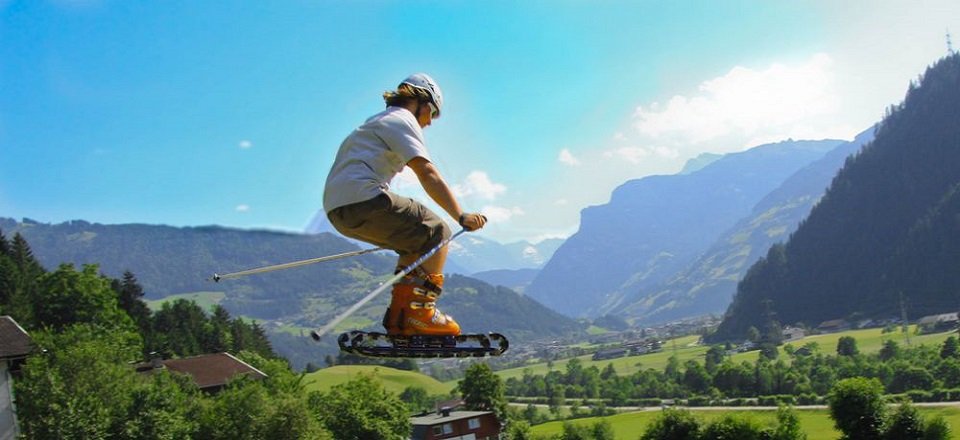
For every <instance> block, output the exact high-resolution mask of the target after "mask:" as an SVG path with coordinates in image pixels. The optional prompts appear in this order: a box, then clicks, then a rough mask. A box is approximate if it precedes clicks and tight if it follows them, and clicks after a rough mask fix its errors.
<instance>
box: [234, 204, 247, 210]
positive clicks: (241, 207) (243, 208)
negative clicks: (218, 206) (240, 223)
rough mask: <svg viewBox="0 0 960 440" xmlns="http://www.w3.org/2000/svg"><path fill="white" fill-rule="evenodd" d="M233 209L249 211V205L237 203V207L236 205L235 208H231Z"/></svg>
mask: <svg viewBox="0 0 960 440" xmlns="http://www.w3.org/2000/svg"><path fill="white" fill-rule="evenodd" d="M233 209H234V211H237V212H249V211H250V205H244V204H240V205H237V207H236V208H233Z"/></svg>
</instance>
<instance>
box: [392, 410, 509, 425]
mask: <svg viewBox="0 0 960 440" xmlns="http://www.w3.org/2000/svg"><path fill="white" fill-rule="evenodd" d="M487 414H493V412H492V411H450V415H449V416H444V415H443V414H437V413H433V414H427V415H425V416H420V417H412V418H411V419H410V424H412V425H413V426H434V425H439V424H441V423H449V422H453V421H456V420H463V419H470V418H474V417H480V416H484V415H487Z"/></svg>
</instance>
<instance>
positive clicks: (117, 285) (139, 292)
mask: <svg viewBox="0 0 960 440" xmlns="http://www.w3.org/2000/svg"><path fill="white" fill-rule="evenodd" d="M111 286H112V287H113V290H114V291H115V292H117V300H118V302H119V306H120V308H121V309H123V310H124V311H126V312H127V314H128V315H130V317H131V318H133V322H135V323H136V324H137V327H138V328H139V329H140V334H142V335H147V334H148V333H149V332H150V315H151V312H150V308H149V307H147V304H146V303H145V302H143V296H144V293H143V287H141V286H140V283H139V282H138V281H137V277H136V276H134V275H133V273H132V272H130V271H126V272H124V273H123V279H122V280H113V282H112V283H111Z"/></svg>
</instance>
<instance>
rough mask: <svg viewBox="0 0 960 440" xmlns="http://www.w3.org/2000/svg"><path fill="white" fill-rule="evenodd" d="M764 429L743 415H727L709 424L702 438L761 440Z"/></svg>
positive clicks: (703, 439) (715, 439)
mask: <svg viewBox="0 0 960 440" xmlns="http://www.w3.org/2000/svg"><path fill="white" fill-rule="evenodd" d="M762 438H763V429H762V428H761V427H760V426H759V425H758V424H757V423H756V422H754V421H753V419H749V418H746V417H742V416H735V415H727V416H724V417H722V418H721V419H720V420H716V421H714V422H711V423H710V424H708V425H707V427H706V428H705V429H704V430H703V433H702V434H701V435H700V439H701V440H726V439H737V440H760V439H762Z"/></svg>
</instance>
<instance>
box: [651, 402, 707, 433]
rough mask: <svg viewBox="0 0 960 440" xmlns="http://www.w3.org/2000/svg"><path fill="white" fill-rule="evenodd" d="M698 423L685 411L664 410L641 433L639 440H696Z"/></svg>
mask: <svg viewBox="0 0 960 440" xmlns="http://www.w3.org/2000/svg"><path fill="white" fill-rule="evenodd" d="M698 439H700V422H698V421H697V419H696V418H694V417H693V414H691V413H690V411H687V410H677V409H669V408H667V409H665V410H663V413H661V414H660V416H659V417H657V418H656V419H655V420H654V421H653V423H651V424H650V425H648V426H647V429H646V430H645V431H643V435H642V436H641V437H640V440H698Z"/></svg>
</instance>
